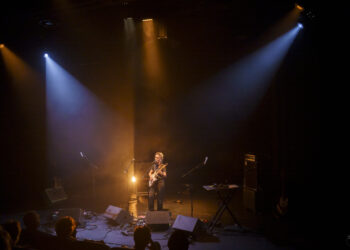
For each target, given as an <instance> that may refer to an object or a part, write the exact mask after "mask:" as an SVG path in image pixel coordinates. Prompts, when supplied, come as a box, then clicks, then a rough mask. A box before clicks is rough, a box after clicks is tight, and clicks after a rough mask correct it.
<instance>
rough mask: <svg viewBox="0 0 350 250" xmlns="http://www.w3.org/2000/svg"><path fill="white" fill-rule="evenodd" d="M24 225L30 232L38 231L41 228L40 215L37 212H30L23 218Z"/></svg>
mask: <svg viewBox="0 0 350 250" xmlns="http://www.w3.org/2000/svg"><path fill="white" fill-rule="evenodd" d="M23 223H24V226H25V227H26V228H28V229H29V230H36V229H38V228H39V226H40V217H39V214H38V213H37V212H35V211H29V212H27V213H26V214H25V215H24V216H23Z"/></svg>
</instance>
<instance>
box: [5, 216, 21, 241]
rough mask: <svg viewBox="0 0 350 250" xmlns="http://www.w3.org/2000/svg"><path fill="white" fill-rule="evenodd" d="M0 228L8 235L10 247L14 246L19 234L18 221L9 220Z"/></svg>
mask: <svg viewBox="0 0 350 250" xmlns="http://www.w3.org/2000/svg"><path fill="white" fill-rule="evenodd" d="M2 227H3V229H4V230H6V231H7V232H8V233H9V234H10V236H11V245H12V247H14V246H16V245H17V243H18V240H19V236H20V234H21V224H20V223H19V221H16V220H9V221H7V222H5V223H4V224H2Z"/></svg>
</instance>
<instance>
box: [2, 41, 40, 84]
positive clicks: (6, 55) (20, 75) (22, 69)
mask: <svg viewBox="0 0 350 250" xmlns="http://www.w3.org/2000/svg"><path fill="white" fill-rule="evenodd" d="M0 47H1V55H2V58H3V60H4V64H5V68H6V69H7V70H8V71H9V73H10V75H11V76H12V78H13V83H14V84H15V85H16V84H20V85H18V86H23V85H25V84H26V83H28V82H31V81H32V82H35V81H36V80H37V75H36V74H35V71H34V70H33V69H31V67H30V66H29V65H28V64H27V63H26V62H24V61H23V60H22V59H21V58H20V57H18V56H17V55H16V54H15V53H14V52H12V51H11V50H10V49H9V48H8V47H6V46H5V45H4V44H0Z"/></svg>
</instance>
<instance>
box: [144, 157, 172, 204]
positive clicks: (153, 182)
mask: <svg viewBox="0 0 350 250" xmlns="http://www.w3.org/2000/svg"><path fill="white" fill-rule="evenodd" d="M163 160H164V154H163V153H162V152H157V153H155V154H154V161H153V165H152V167H151V169H150V171H149V172H148V176H149V178H150V187H149V192H148V210H150V211H153V210H154V196H155V193H156V192H157V193H158V195H157V210H158V211H159V210H162V209H163V199H164V188H165V178H166V176H167V174H166V167H165V166H164V164H163Z"/></svg>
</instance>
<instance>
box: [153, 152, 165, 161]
mask: <svg viewBox="0 0 350 250" xmlns="http://www.w3.org/2000/svg"><path fill="white" fill-rule="evenodd" d="M154 155H159V156H160V157H161V158H162V160H164V154H163V153H162V152H157V153H155V154H154Z"/></svg>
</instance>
